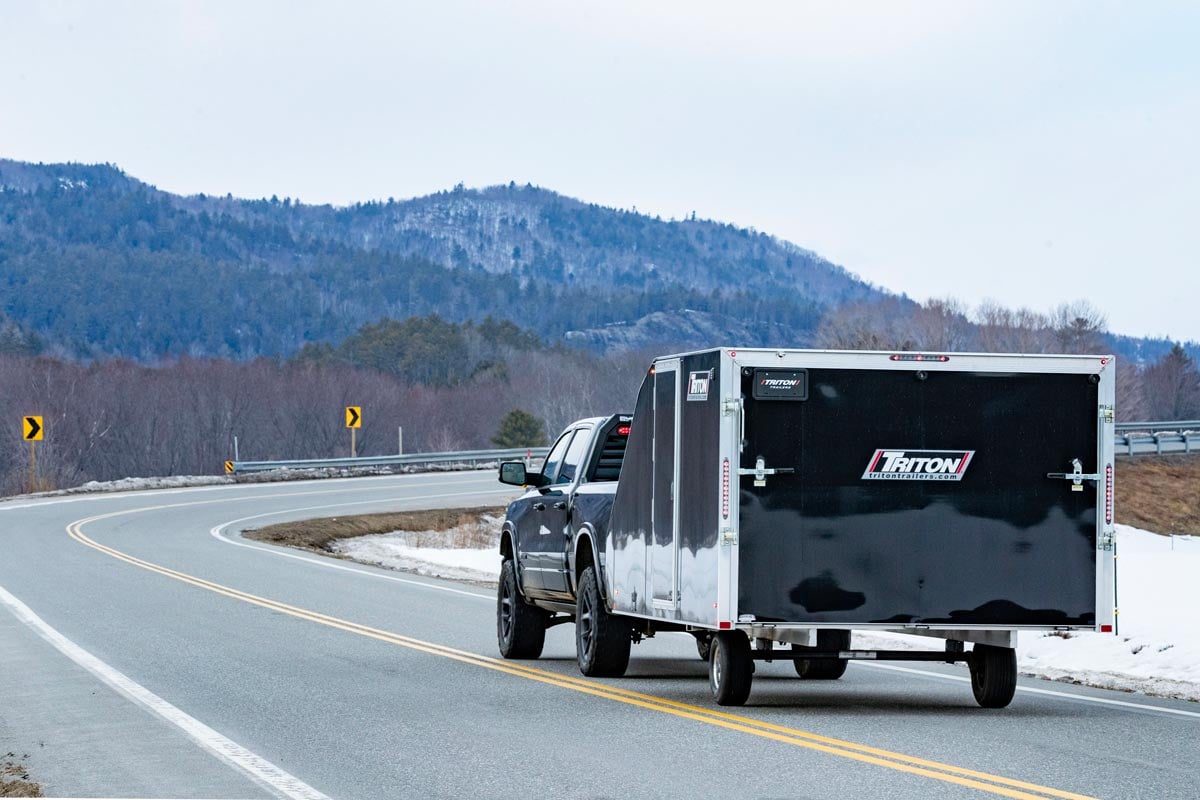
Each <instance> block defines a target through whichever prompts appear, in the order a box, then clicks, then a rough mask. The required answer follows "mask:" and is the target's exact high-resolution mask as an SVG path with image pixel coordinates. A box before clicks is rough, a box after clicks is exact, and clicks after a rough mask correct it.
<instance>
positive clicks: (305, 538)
mask: <svg viewBox="0 0 1200 800" xmlns="http://www.w3.org/2000/svg"><path fill="white" fill-rule="evenodd" d="M503 516H504V509H503V508H444V509H434V510H432V511H394V512H389V513H386V514H364V515H362V516H343V517H323V518H320V519H306V520H301V521H299V522H282V523H279V524H278V525H268V526H267V527H265V528H259V529H257V530H250V531H246V534H245V535H246V537H247V538H249V539H257V540H258V541H260V542H269V543H270V544H281V545H286V546H288V547H300V548H303V549H306V550H319V551H321V552H329V545H330V543H331V542H333V541H335V540H337V539H350V538H352V537H355V536H368V535H370V534H374V533H391V532H392V531H404V532H407V535H404V536H402V537H401V538H403V539H404V540H405V544H408V545H410V546H413V547H496V546H498V545H499V538H498V536H497V533H496V526H495V525H490V524H488V523H487V522H486V521H485V520H484V517H503Z"/></svg>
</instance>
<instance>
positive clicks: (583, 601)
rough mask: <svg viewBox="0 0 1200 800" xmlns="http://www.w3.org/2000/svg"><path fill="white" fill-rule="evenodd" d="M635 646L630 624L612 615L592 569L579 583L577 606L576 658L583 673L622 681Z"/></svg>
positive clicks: (593, 568)
mask: <svg viewBox="0 0 1200 800" xmlns="http://www.w3.org/2000/svg"><path fill="white" fill-rule="evenodd" d="M632 645H633V635H632V631H631V630H630V629H629V623H628V622H626V621H625V620H623V619H621V618H620V617H616V616H613V615H612V614H610V613H608V609H607V608H606V607H605V605H604V598H603V597H601V596H600V580H599V578H598V577H597V576H596V568H595V567H588V568H587V569H585V570H584V571H583V576H582V577H581V578H580V579H579V597H578V598H577V600H576V602H575V656H576V658H577V659H578V660H579V671H580V672H582V673H583V674H584V675H587V676H588V677H589V678H619V677H621V676H622V675H624V674H625V670H626V669H627V668H628V667H629V648H630V647H631V646H632Z"/></svg>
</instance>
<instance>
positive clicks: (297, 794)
mask: <svg viewBox="0 0 1200 800" xmlns="http://www.w3.org/2000/svg"><path fill="white" fill-rule="evenodd" d="M0 603H3V604H4V605H5V606H6V607H7V608H8V610H9V611H11V612H12V614H13V616H15V617H16V618H17V619H19V620H20V621H21V622H23V623H25V624H26V625H27V626H29V627H30V628H32V629H33V630H34V631H35V632H36V633H37V634H38V635H39V636H41V637H42V638H43V639H45V640H46V641H47V642H49V643H50V644H52V645H53V646H54V647H55V648H56V649H57V650H58V651H59V652H60V653H62V654H63V655H65V656H66V657H67V658H69V659H71V660H72V661H74V662H75V663H76V664H78V665H79V666H81V667H83V668H84V669H86V670H87V671H88V672H90V673H92V674H93V675H95V676H96V677H97V678H99V679H100V680H101V681H103V682H104V683H106V684H108V685H109V686H110V687H112V688H113V689H115V690H116V691H117V692H118V693H120V694H122V695H124V696H125V697H126V698H128V699H129V700H132V701H133V702H135V703H137V704H139V705H141V706H143V707H144V708H146V709H148V710H149V711H151V712H153V713H155V714H157V715H158V716H160V717H162V718H163V719H165V720H166V721H167V722H169V723H171V724H172V725H174V726H175V727H177V728H179V729H180V730H182V731H183V732H184V733H186V734H187V735H188V736H190V737H191V738H192V739H193V740H194V741H195V742H196V743H197V744H199V745H200V746H201V747H202V748H204V749H205V750H207V751H208V752H210V753H212V754H213V755H214V756H216V757H217V758H219V759H220V760H221V761H224V762H225V763H226V764H228V765H230V766H232V767H235V768H236V769H239V770H241V771H242V772H244V773H246V774H247V775H248V776H249V777H250V778H251V779H252V780H254V781H255V782H256V783H258V784H260V785H262V786H263V787H264V788H265V789H267V790H269V791H270V792H271V793H272V794H275V795H277V796H279V797H286V798H290V800H330V798H329V797H328V796H327V795H325V794H322V793H321V792H318V791H317V790H316V789H314V788H313V787H311V786H309V785H308V784H307V783H304V782H303V781H302V780H300V779H299V778H297V777H295V776H294V775H291V774H289V773H287V772H284V771H283V770H282V769H280V768H279V767H277V766H275V765H274V764H272V763H271V762H269V761H267V760H266V759H264V758H262V757H261V756H258V755H255V754H254V753H252V752H250V751H249V750H247V749H246V748H244V747H242V746H241V745H240V744H238V743H237V742H234V741H233V740H231V739H228V738H226V737H225V736H222V735H221V734H219V733H217V732H216V731H214V730H213V729H212V728H210V727H208V726H207V725H205V724H204V723H203V722H201V721H200V720H198V719H196V718H194V717H192V716H189V715H188V714H185V713H184V712H183V711H181V710H180V709H178V708H176V707H175V706H173V705H171V704H170V703H168V702H167V701H166V700H163V699H162V698H161V697H159V696H158V695H156V694H154V693H153V692H151V691H150V690H149V689H147V688H145V687H144V686H142V685H141V684H139V683H137V682H135V681H134V680H133V679H131V678H129V677H128V676H127V675H125V674H124V673H122V672H119V671H118V670H116V669H114V668H113V667H110V666H109V665H108V664H106V663H104V662H103V661H101V660H100V659H98V658H96V657H95V656H94V655H92V654H91V653H89V652H88V651H86V650H84V649H83V648H82V647H80V646H79V645H77V644H75V643H74V642H72V641H71V640H70V639H68V638H67V637H65V636H63V635H62V634H61V633H59V632H58V631H57V630H55V629H54V628H52V627H50V626H49V625H48V624H47V623H46V622H45V620H43V619H42V618H41V617H39V616H38V615H37V614H35V613H34V612H33V610H32V609H31V608H29V606H27V605H25V604H24V603H22V602H21V601H20V600H18V599H17V598H16V597H14V596H13V595H12V594H10V593H9V592H8V590H6V589H5V588H4V587H2V586H0Z"/></svg>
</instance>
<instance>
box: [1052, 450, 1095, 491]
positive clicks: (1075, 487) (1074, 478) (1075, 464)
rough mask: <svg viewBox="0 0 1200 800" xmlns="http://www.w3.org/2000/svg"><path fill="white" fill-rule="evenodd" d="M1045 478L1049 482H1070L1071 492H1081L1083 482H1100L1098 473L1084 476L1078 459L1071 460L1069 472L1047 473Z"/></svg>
mask: <svg viewBox="0 0 1200 800" xmlns="http://www.w3.org/2000/svg"><path fill="white" fill-rule="evenodd" d="M1046 477H1047V478H1050V479H1051V480H1065V481H1070V482H1071V491H1072V492H1082V491H1083V482H1084V481H1098V480H1100V475H1099V474H1098V473H1095V472H1092V473H1086V474H1085V473H1084V471H1083V464H1082V463H1081V462H1080V461H1079V459H1078V458H1072V459H1071V471H1070V472H1047V473H1046Z"/></svg>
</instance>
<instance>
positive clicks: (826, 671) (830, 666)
mask: <svg viewBox="0 0 1200 800" xmlns="http://www.w3.org/2000/svg"><path fill="white" fill-rule="evenodd" d="M792 646H793V647H795V645H792ZM817 647H819V648H820V649H822V650H849V649H850V631H836V630H832V631H831V630H819V631H817ZM848 663H849V662H848V661H846V659H844V658H838V659H832V658H819V659H818V658H812V659H809V658H798V659H796V660H795V661H793V662H792V664H793V665H795V667H796V674H797V675H799V676H800V677H801V678H804V679H805V680H809V681H836V680H837V679H838V678H840V677H842V676H843V675H845V674H846V664H848Z"/></svg>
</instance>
